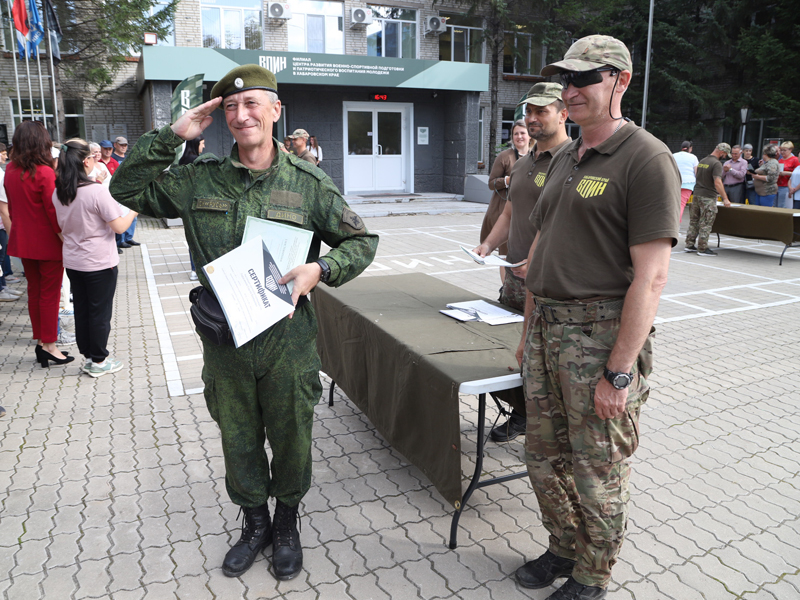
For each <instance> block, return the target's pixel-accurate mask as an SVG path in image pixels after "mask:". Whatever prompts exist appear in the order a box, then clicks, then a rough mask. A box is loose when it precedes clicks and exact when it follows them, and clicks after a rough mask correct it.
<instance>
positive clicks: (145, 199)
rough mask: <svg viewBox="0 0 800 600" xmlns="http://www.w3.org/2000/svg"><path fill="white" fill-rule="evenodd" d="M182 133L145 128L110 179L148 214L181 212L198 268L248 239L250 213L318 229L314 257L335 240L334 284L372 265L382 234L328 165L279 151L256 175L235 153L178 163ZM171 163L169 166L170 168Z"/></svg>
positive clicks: (124, 200) (120, 197) (125, 199)
mask: <svg viewBox="0 0 800 600" xmlns="http://www.w3.org/2000/svg"><path fill="white" fill-rule="evenodd" d="M182 143H183V140H182V139H181V138H179V137H178V136H177V135H175V134H174V133H173V131H172V129H171V128H170V127H169V126H168V125H167V126H165V127H162V128H161V129H160V130H159V131H151V132H149V133H146V134H145V135H143V136H142V137H141V138H139V141H138V142H137V143H136V145H135V146H134V147H133V149H132V150H131V152H130V154H129V155H128V158H127V159H126V160H125V162H124V163H122V165H120V167H119V169H118V170H117V172H116V173H115V175H114V177H113V178H112V180H111V195H112V196H114V199H116V200H117V201H118V202H119V203H121V204H123V205H125V206H127V207H128V208H131V209H133V210H135V211H137V212H140V213H142V214H143V215H149V216H152V217H161V218H170V219H175V218H178V217H180V218H181V219H183V224H184V227H185V229H186V240H187V242H188V243H189V249H190V250H191V252H192V258H193V259H194V261H195V264H196V266H197V267H198V275H199V276H200V278H201V281H202V282H203V283H204V284H206V283H207V282H206V281H205V276H204V274H203V272H202V270H200V267H203V266H204V265H206V264H207V263H209V262H211V261H213V260H215V259H216V258H219V257H220V256H222V255H223V254H225V253H227V252H230V251H231V250H233V249H234V248H236V247H238V246H239V245H240V244H241V241H242V236H243V235H244V227H245V221H246V220H247V217H248V216H254V217H259V218H261V219H268V220H271V221H278V222H282V223H286V224H291V225H295V226H297V227H302V228H304V229H309V230H312V231H314V233H315V235H314V241H313V242H312V244H311V250H310V251H309V255H308V258H307V262H312V261H314V260H316V259H317V258H319V251H320V241H323V242H325V243H326V244H327V245H328V246H330V247H331V250H330V252H328V254H326V255H325V261H326V262H327V263H328V265H329V266H330V268H331V277H330V280H329V282H328V285H331V286H339V285H342V284H343V283H346V282H347V281H350V280H351V279H353V278H354V277H356V276H357V275H358V274H359V273H361V272H362V271H363V270H364V269H366V268H367V266H369V264H370V263H371V262H372V259H373V258H374V257H375V251H376V249H377V247H378V236H377V235H375V234H371V233H368V232H367V228H366V227H365V225H364V222H363V221H362V220H361V218H360V217H359V216H358V215H357V214H356V213H354V212H353V211H352V210H350V208H349V207H348V205H347V203H346V202H345V201H344V198H342V196H341V194H340V193H339V190H338V189H337V188H336V186H335V185H334V183H333V182H332V181H331V179H330V177H328V176H327V175H326V174H325V173H324V172H323V171H322V170H321V169H319V168H318V167H316V166H314V165H312V164H310V163H308V162H306V161H304V160H301V159H298V158H297V157H296V156H294V155H292V154H286V153H285V152H280V151H278V148H277V146H278V143H277V141H275V142H274V143H275V146H276V148H275V151H276V153H277V157H276V159H275V160H274V161H273V163H272V166H271V167H270V168H269V169H267V170H266V171H265V172H259V174H258V175H257V176H255V175H254V173H253V172H251V171H250V169H248V168H247V167H246V166H244V165H243V164H242V163H240V162H239V160H238V159H239V152H238V148H237V147H236V146H234V147H233V150H232V151H231V155H230V156H226V157H224V158H217V157H216V156H214V155H213V154H204V155H202V156H200V157H198V158H197V160H195V162H194V163H192V164H189V165H182V166H176V165H172V166H170V165H171V164H172V161H173V160H174V159H175V149H176V148H177V147H178V146H180V145H181V144H182ZM167 168H169V171H165V169H167Z"/></svg>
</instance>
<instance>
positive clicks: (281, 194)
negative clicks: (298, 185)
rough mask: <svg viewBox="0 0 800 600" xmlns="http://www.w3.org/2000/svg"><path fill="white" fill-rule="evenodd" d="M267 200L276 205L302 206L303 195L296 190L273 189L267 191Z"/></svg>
mask: <svg viewBox="0 0 800 600" xmlns="http://www.w3.org/2000/svg"><path fill="white" fill-rule="evenodd" d="M269 202H270V204H277V205H278V206H288V207H290V208H301V207H302V206H303V196H301V195H300V194H298V193H297V192H288V191H286V190H273V191H271V192H270V193H269Z"/></svg>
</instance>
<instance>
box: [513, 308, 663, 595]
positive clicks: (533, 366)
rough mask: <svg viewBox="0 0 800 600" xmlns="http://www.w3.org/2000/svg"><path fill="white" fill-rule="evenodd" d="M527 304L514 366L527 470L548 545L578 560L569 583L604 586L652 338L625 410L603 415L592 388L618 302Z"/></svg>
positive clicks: (621, 521) (622, 523)
mask: <svg viewBox="0 0 800 600" xmlns="http://www.w3.org/2000/svg"><path fill="white" fill-rule="evenodd" d="M536 303H537V306H536V310H535V312H534V314H533V316H532V318H531V322H530V326H529V328H528V331H527V334H526V342H525V354H524V359H523V367H522V368H523V371H522V374H523V385H524V389H525V397H526V398H527V417H528V422H527V431H526V437H525V458H526V463H527V466H528V473H529V475H530V478H531V482H532V484H533V488H534V491H535V493H536V497H537V500H538V501H539V507H540V509H541V512H542V524H543V525H544V526H545V528H546V529H547V531H548V532H549V534H550V536H549V549H550V551H551V552H553V553H554V554H556V555H557V556H561V557H564V558H570V559H574V560H576V561H577V564H576V566H575V569H574V570H573V573H572V576H573V577H574V578H575V579H576V580H577V581H578V582H580V583H582V584H584V585H592V586H599V587H602V588H605V587H607V586H608V583H609V581H610V579H611V568H612V567H613V566H614V564H615V563H616V560H617V555H618V554H619V550H620V547H621V545H622V541H623V538H624V534H625V528H626V525H627V517H628V501H629V499H630V493H629V490H628V480H629V478H630V466H629V465H628V463H627V461H626V459H627V458H628V457H629V456H631V455H632V454H633V453H634V451H635V450H636V448H637V446H638V444H639V407H640V406H641V404H642V403H643V402H644V401H645V400H646V399H647V395H648V393H649V386H648V385H647V381H646V376H647V375H649V373H650V371H651V368H652V345H651V340H650V338H648V340H647V342H646V343H645V346H644V348H643V350H642V352H641V353H640V355H639V360H638V361H637V364H636V365H634V369H633V371H634V381H633V383H632V384H631V386H630V388H629V390H630V391H629V394H628V404H627V408H626V411H625V413H624V414H623V415H621V416H620V417H618V418H615V419H606V420H603V419H600V418H599V417H598V416H597V413H596V412H595V409H594V390H595V388H596V386H597V384H598V382H599V381H600V378H601V377H602V376H603V368H604V367H605V365H606V362H607V360H608V357H609V354H610V353H611V348H613V347H614V344H615V342H616V339H617V335H618V333H619V326H620V316H621V312H622V311H621V305H622V301H621V299H620V300H616V301H611V302H596V303H593V304H574V303H573V304H568V303H561V302H556V301H553V300H549V299H546V298H538V297H537V298H536ZM567 310H569V312H567ZM587 311H588V314H587ZM651 335H652V334H651Z"/></svg>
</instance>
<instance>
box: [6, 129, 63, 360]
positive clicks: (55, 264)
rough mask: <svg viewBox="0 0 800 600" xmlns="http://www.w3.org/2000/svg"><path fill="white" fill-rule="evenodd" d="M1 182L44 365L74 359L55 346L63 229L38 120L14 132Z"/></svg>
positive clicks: (13, 248)
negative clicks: (8, 160) (59, 222)
mask: <svg viewBox="0 0 800 600" xmlns="http://www.w3.org/2000/svg"><path fill="white" fill-rule="evenodd" d="M12 144H13V147H12V155H11V162H9V163H8V166H7V167H6V176H5V181H4V185H5V188H6V195H7V196H8V212H9V215H10V216H11V231H9V232H8V233H9V240H8V253H9V254H10V255H11V256H16V257H19V258H20V259H22V265H23V267H24V268H25V277H26V278H27V280H28V313H29V314H30V316H31V325H33V337H34V338H35V339H36V358H37V360H38V361H39V362H40V363H41V365H42V366H43V367H47V366H49V365H50V362H54V363H55V364H58V365H61V364H65V363H68V362H71V361H73V360H74V359H75V357H73V356H66V355H65V354H63V353H62V352H61V351H60V350H59V349H58V348H56V338H57V336H58V302H59V299H60V296H61V280H62V279H63V276H64V265H63V263H62V262H61V238H60V236H59V234H60V233H61V229H60V228H59V226H58V221H57V220H56V210H55V207H54V206H53V191H54V190H55V187H56V174H55V172H54V171H53V157H52V154H51V150H50V148H51V143H50V135H49V134H48V133H47V130H46V129H45V128H44V125H42V123H41V122H39V121H23V122H22V123H20V125H19V126H18V127H17V128H16V131H14V139H13V141H12Z"/></svg>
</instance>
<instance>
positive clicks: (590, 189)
mask: <svg viewBox="0 0 800 600" xmlns="http://www.w3.org/2000/svg"><path fill="white" fill-rule="evenodd" d="M607 185H608V178H606V177H595V176H594V175H586V176H585V177H584V178H583V179H581V180H580V182H579V183H578V185H577V187H576V188H575V191H576V192H578V194H579V195H580V196H581V198H592V197H594V196H602V195H603V192H605V191H606V186H607Z"/></svg>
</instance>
